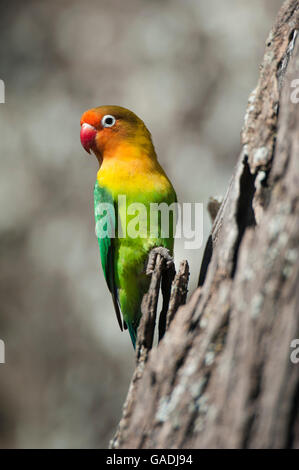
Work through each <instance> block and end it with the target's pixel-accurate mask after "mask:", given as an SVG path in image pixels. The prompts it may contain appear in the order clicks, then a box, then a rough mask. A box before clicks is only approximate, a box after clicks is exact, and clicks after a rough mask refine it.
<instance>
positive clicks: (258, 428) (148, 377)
mask: <svg viewBox="0 0 299 470" xmlns="http://www.w3.org/2000/svg"><path fill="white" fill-rule="evenodd" d="M298 30H299V5H298V1H297V0H288V1H287V2H285V3H284V5H283V6H282V8H281V10H280V12H279V14H278V17H277V20H276V23H275V25H274V27H273V29H272V31H271V32H270V35H269V37H268V39H267V42H266V52H265V56H264V60H263V63H262V65H261V70H260V78H259V81H258V85H257V87H256V89H255V90H254V92H253V93H252V94H251V95H250V98H249V103H248V108H247V112H246V116H245V122H244V128H243V130H242V150H241V153H240V156H239V159H238V162H237V165H236V168H235V171H234V174H233V177H232V179H231V183H230V185H229V188H228V191H227V194H226V196H225V198H224V201H223V203H222V204H221V207H220V209H219V211H218V214H217V216H216V219H215V221H214V224H213V228H212V232H211V235H210V238H209V240H208V243H207V247H206V250H205V254H204V258H203V262H202V267H201V272H200V282H199V284H200V287H199V288H198V289H197V290H196V291H195V292H194V293H193V295H192V297H191V299H190V301H189V302H188V303H187V304H186V305H184V306H181V307H180V308H179V309H178V311H177V313H176V315H175V316H174V318H173V319H172V321H171V323H170V325H169V329H168V330H167V331H166V334H165V335H164V337H163V339H162V340H161V341H160V342H159V344H158V346H157V347H153V348H152V349H151V350H149V351H147V354H146V357H144V360H143V361H140V358H139V360H138V361H137V367H136V370H135V373H134V377H133V379H132V383H131V386H130V390H129V393H128V397H127V401H126V404H125V406H124V414H123V417H122V420H121V422H120V425H119V429H118V431H117V433H116V436H115V438H114V439H113V440H112V442H111V444H110V445H111V447H113V448H285V447H292V448H296V447H297V448H298V447H299V412H298V404H299V364H293V363H292V362H291V360H290V354H291V352H292V350H291V348H290V345H291V342H292V340H293V339H294V338H299V263H298V254H299V103H298V104H295V103H293V102H292V100H291V95H292V93H294V88H292V86H291V85H292V82H293V80H295V79H298V78H299V40H298ZM174 282H175V281H174ZM170 303H171V301H170Z"/></svg>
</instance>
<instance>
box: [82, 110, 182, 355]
mask: <svg viewBox="0 0 299 470" xmlns="http://www.w3.org/2000/svg"><path fill="white" fill-rule="evenodd" d="M80 137H81V143H82V145H83V147H84V149H85V150H86V151H87V152H88V153H91V152H93V153H94V154H95V156H96V157H97V159H98V161H99V165H100V168H99V170H98V173H97V180H96V183H95V187H94V208H95V220H96V227H98V228H97V236H98V242H99V247H100V255H101V263H102V267H103V271H104V276H105V279H106V282H107V285H108V288H109V290H110V292H111V295H112V299H113V303H114V308H115V312H116V316H117V320H118V323H119V326H120V328H121V330H122V329H123V328H124V329H126V328H128V330H129V333H130V336H131V340H132V343H133V346H134V348H135V345H136V338H137V328H138V324H139V321H140V318H141V302H142V298H143V295H144V294H145V293H146V292H147V290H148V288H149V283H150V277H149V276H148V275H147V274H146V265H147V260H148V258H149V254H150V252H151V250H153V249H154V248H156V247H164V249H166V250H165V253H163V254H164V255H165V256H166V257H167V253H169V255H170V256H172V255H173V244H174V233H173V232H174V230H173V211H172V210H170V211H169V212H168V220H167V222H168V223H169V233H167V230H164V228H163V224H162V223H161V220H162V217H161V216H159V217H153V218H151V216H150V210H151V204H153V203H155V204H161V203H166V204H167V205H168V206H170V205H171V204H173V203H176V201H177V198H176V193H175V191H174V189H173V186H172V184H171V182H170V181H169V179H168V177H167V176H166V174H165V172H164V170H163V169H162V167H161V165H160V164H159V162H158V160H157V155H156V152H155V148H154V145H153V142H152V138H151V134H150V132H149V131H148V129H147V128H146V126H145V124H144V122H143V121H142V120H141V119H140V118H139V117H138V116H136V114H134V113H133V112H132V111H129V110H128V109H125V108H122V107H120V106H99V107H97V108H93V109H90V110H88V111H86V112H85V113H84V114H83V115H82V118H81V133H80ZM103 207H108V210H106V212H105V211H103ZM136 207H137V208H140V207H141V208H142V209H145V211H146V212H144V210H143V211H141V210H140V211H139V218H138V223H136V219H135V217H136ZM109 208H110V209H109ZM134 211H135V212H134ZM137 212H138V210H137ZM104 216H105V219H103V217H104ZM104 220H105V221H106V224H104V223H103V221H104ZM136 227H137V228H136ZM134 230H135V231H134ZM136 232H137V235H136ZM167 250H168V251H167ZM154 252H155V250H153V251H152V253H154ZM121 315H122V317H123V321H122V318H121Z"/></svg>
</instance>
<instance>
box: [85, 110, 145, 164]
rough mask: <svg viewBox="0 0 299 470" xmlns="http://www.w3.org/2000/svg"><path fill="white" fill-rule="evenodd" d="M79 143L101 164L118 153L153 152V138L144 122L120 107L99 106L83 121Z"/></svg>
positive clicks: (89, 111) (90, 111)
mask: <svg viewBox="0 0 299 470" xmlns="http://www.w3.org/2000/svg"><path fill="white" fill-rule="evenodd" d="M80 124H81V132H80V139H81V144H82V146H83V147H84V149H85V150H86V151H87V152H88V153H91V152H93V153H94V154H95V155H96V157H97V159H98V160H99V163H100V164H101V163H102V161H103V159H104V158H106V157H107V158H109V157H113V156H115V155H116V153H117V151H119V149H121V148H123V152H129V153H132V151H133V150H134V148H136V149H137V148H138V149H139V150H140V149H142V151H144V152H146V153H150V152H152V153H154V152H153V144H152V140H151V135H150V132H149V131H148V129H147V128H146V126H145V124H144V122H143V121H142V120H141V119H140V118H139V117H138V116H136V114H134V113H133V112H132V111H129V110H128V109H126V108H122V107H120V106H99V107H98V108H93V109H89V110H88V111H85V113H83V115H82V117H81V122H80Z"/></svg>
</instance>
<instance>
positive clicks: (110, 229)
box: [94, 182, 123, 330]
mask: <svg viewBox="0 0 299 470" xmlns="http://www.w3.org/2000/svg"><path fill="white" fill-rule="evenodd" d="M94 213H95V222H96V235H97V238H98V243H99V247H100V255H101V262H102V267H103V271H104V276H105V279H106V282H107V285H108V288H109V290H110V292H111V295H112V300H113V304H114V308H115V312H116V317H117V320H118V323H119V326H120V329H121V330H122V329H123V326H122V321H121V314H120V308H119V303H118V293H117V286H116V283H115V268H114V236H115V231H116V220H117V215H116V212H115V205H114V201H113V198H112V195H111V194H110V192H109V191H108V190H107V189H106V188H102V187H101V186H100V185H99V184H98V182H96V184H95V187H94Z"/></svg>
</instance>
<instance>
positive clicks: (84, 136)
mask: <svg viewBox="0 0 299 470" xmlns="http://www.w3.org/2000/svg"><path fill="white" fill-rule="evenodd" d="M96 135H97V130H96V129H95V128H94V127H93V126H91V125H90V124H87V122H84V123H83V124H82V126H81V131H80V140H81V144H82V147H83V148H84V149H85V150H86V152H88V153H90V149H91V148H92V147H93V146H94V144H95V138H96Z"/></svg>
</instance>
